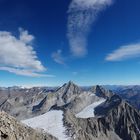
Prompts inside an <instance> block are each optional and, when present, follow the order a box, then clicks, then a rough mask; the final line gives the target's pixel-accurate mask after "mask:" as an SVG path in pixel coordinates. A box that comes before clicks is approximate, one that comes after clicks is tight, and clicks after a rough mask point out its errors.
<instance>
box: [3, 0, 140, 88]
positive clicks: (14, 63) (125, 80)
mask: <svg viewBox="0 0 140 140" xmlns="http://www.w3.org/2000/svg"><path fill="white" fill-rule="evenodd" d="M139 13H140V1H139V0H123V1H122V0H99V1H96V0H86V1H85V0H40V1H39V0H36V1H34V0H20V1H19V0H13V1H8V0H0V86H13V85H25V86H32V85H34V86H36V85H39V86H40V85H45V86H56V85H61V84H63V83H65V82H67V81H69V80H72V81H74V82H76V83H77V84H79V85H94V84H111V85H112V84H123V85H126V84H140V78H139V74H140V27H139V26H140V14H139Z"/></svg>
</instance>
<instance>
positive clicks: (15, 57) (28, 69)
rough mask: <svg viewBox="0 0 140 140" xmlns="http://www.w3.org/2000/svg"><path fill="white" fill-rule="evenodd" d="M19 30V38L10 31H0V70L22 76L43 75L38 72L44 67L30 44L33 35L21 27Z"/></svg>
mask: <svg viewBox="0 0 140 140" xmlns="http://www.w3.org/2000/svg"><path fill="white" fill-rule="evenodd" d="M19 31H20V34H19V38H18V37H15V36H14V35H12V33H10V32H6V31H0V70H5V71H9V72H12V73H16V74H18V75H24V76H33V77H39V76H44V75H42V74H39V73H40V72H44V71H45V70H46V69H45V67H44V66H43V65H42V63H41V62H40V61H39V60H38V57H37V54H36V52H35V51H34V48H33V46H32V41H33V39H34V36H33V35H30V34H29V33H28V31H26V30H23V29H21V28H20V29H19Z"/></svg>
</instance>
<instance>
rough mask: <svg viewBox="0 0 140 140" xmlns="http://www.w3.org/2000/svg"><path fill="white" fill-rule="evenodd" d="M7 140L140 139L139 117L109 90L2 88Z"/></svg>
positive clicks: (0, 130)
mask: <svg viewBox="0 0 140 140" xmlns="http://www.w3.org/2000/svg"><path fill="white" fill-rule="evenodd" d="M0 109H1V113H0V139H2V140H56V139H58V140H140V113H139V111H138V110H137V109H136V108H135V107H133V106H132V105H131V104H129V102H127V101H126V100H125V99H123V98H122V97H121V96H120V95H118V94H115V92H113V91H110V90H108V89H106V88H104V86H99V85H96V86H92V87H90V88H82V87H80V86H77V85H76V84H74V83H73V82H72V81H69V82H68V83H65V84H64V85H62V86H61V87H55V88H49V87H33V88H23V87H11V88H1V89H0Z"/></svg>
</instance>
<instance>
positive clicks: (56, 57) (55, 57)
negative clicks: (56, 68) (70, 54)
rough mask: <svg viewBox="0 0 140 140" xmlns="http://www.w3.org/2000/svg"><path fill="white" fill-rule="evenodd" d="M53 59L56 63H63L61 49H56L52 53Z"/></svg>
mask: <svg viewBox="0 0 140 140" xmlns="http://www.w3.org/2000/svg"><path fill="white" fill-rule="evenodd" d="M52 58H53V60H54V61H55V62H56V63H58V64H63V65H65V58H64V57H63V56H62V50H57V51H56V52H53V53H52Z"/></svg>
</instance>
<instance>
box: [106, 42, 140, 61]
mask: <svg viewBox="0 0 140 140" xmlns="http://www.w3.org/2000/svg"><path fill="white" fill-rule="evenodd" d="M136 57H140V43H135V44H129V45H125V46H121V47H120V48H118V49H117V50H114V51H113V52H112V53H110V54H108V55H107V56H106V58H105V60H106V61H123V60H126V59H130V58H136Z"/></svg>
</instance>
